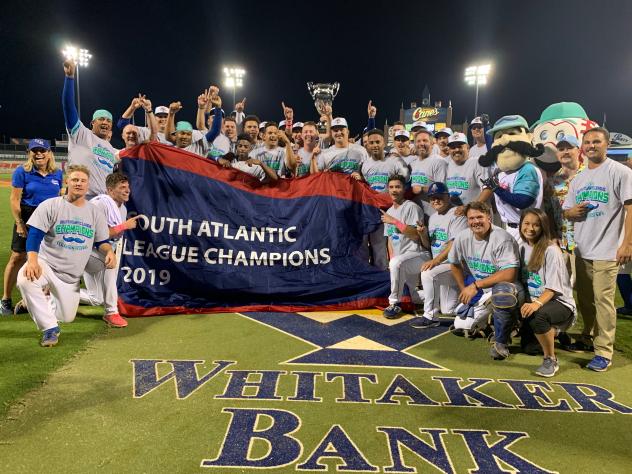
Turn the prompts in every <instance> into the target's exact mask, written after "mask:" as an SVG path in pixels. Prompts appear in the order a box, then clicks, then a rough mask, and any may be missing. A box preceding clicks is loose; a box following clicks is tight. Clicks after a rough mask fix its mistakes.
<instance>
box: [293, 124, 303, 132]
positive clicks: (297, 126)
mask: <svg viewBox="0 0 632 474" xmlns="http://www.w3.org/2000/svg"><path fill="white" fill-rule="evenodd" d="M303 125H304V124H303V122H294V123H293V124H292V130H294V129H295V128H300V129H302V128H303Z"/></svg>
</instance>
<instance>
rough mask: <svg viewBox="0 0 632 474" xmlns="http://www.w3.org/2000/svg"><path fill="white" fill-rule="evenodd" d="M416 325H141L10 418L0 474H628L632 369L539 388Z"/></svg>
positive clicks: (75, 364) (289, 317)
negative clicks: (37, 473) (148, 473)
mask: <svg viewBox="0 0 632 474" xmlns="http://www.w3.org/2000/svg"><path fill="white" fill-rule="evenodd" d="M410 319H411V317H410V316H403V317H402V318H400V319H397V320H386V319H384V318H383V317H382V314H381V311H378V310H360V311H334V312H306V313H267V312H249V313H242V314H237V313H225V314H211V315H180V316H160V317H151V318H132V319H130V325H129V327H128V328H126V329H125V330H119V331H113V330H112V331H110V332H109V333H108V334H107V336H105V337H101V338H96V339H95V340H93V341H92V342H91V344H90V346H89V348H88V349H87V350H85V351H84V352H82V353H80V354H79V355H78V356H77V357H75V358H74V359H73V360H72V361H70V362H69V363H68V364H67V365H66V366H64V367H63V368H62V369H61V370H59V371H57V372H55V373H54V374H53V375H52V376H51V377H50V378H49V380H48V381H47V383H46V384H45V385H43V386H42V387H41V388H40V389H38V390H36V391H34V392H31V393H30V394H28V396H27V397H26V398H25V400H23V402H22V403H20V404H19V406H16V407H14V409H13V410H12V411H11V413H10V416H9V418H8V419H7V420H6V421H5V422H4V423H3V424H2V425H0V472H11V473H17V472H43V471H47V472H64V473H71V472H77V473H79V472H81V473H83V472H152V473H153V472H168V473H175V472H182V473H188V472H208V473H229V472H243V473H253V472H271V473H290V472H384V473H410V472H444V473H461V472H481V473H491V472H525V473H542V472H569V473H583V472H586V473H589V472H590V473H593V472H610V473H619V472H621V473H623V472H629V465H630V446H632V430H630V429H629V427H630V422H631V415H632V390H631V388H632V364H631V363H630V361H629V360H627V359H626V358H624V357H623V356H621V355H619V354H616V355H615V359H614V364H613V366H612V367H611V369H610V370H609V371H608V372H605V373H595V372H591V371H588V370H586V369H584V368H583V366H584V365H585V364H586V362H587V361H588V360H590V354H571V353H565V352H561V351H560V353H559V358H560V366H561V370H560V372H559V373H558V375H557V376H556V377H554V378H550V379H542V378H540V377H537V376H536V375H534V374H533V370H534V369H535V368H536V367H537V366H538V365H539V364H540V362H541V359H540V358H539V357H533V356H528V355H525V354H521V353H517V352H516V353H512V354H511V356H510V357H509V358H508V359H507V360H504V361H495V360H492V359H491V358H490V357H489V355H488V349H489V346H488V343H487V341H485V340H483V339H476V340H469V339H466V338H459V337H455V336H453V335H452V334H451V333H450V332H449V330H448V328H449V326H450V324H451V321H450V320H449V319H444V320H442V322H441V325H440V326H438V327H434V328H430V329H415V328H412V327H411V326H410V324H409V323H410ZM62 330H63V329H62Z"/></svg>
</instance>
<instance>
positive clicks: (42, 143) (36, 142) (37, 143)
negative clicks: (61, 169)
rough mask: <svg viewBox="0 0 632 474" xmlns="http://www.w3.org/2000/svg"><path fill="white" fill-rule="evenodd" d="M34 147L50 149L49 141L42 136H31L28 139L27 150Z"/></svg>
mask: <svg viewBox="0 0 632 474" xmlns="http://www.w3.org/2000/svg"><path fill="white" fill-rule="evenodd" d="M35 148H44V149H45V150H50V142H49V141H48V140H44V139H43V138H33V139H32V140H31V141H29V151H31V150H33V149H35Z"/></svg>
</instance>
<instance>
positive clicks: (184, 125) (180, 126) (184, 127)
mask: <svg viewBox="0 0 632 474" xmlns="http://www.w3.org/2000/svg"><path fill="white" fill-rule="evenodd" d="M192 131H193V125H191V124H190V123H189V122H185V121H181V122H178V123H177V124H176V132H192Z"/></svg>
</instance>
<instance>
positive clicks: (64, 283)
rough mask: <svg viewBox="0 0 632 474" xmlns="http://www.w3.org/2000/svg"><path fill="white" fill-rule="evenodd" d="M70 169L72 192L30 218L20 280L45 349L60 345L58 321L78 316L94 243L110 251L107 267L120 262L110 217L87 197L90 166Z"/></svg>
mask: <svg viewBox="0 0 632 474" xmlns="http://www.w3.org/2000/svg"><path fill="white" fill-rule="evenodd" d="M66 171H67V178H66V186H67V188H68V193H67V194H66V196H60V197H57V198H51V199H47V200H46V201H44V202H43V203H41V204H40V205H39V207H38V208H37V209H36V210H35V212H34V213H33V215H32V216H31V218H30V219H29V220H28V222H27V225H28V227H29V233H28V237H27V240H26V251H27V262H26V263H25V264H24V266H23V267H22V269H21V270H20V272H19V275H18V281H17V285H18V288H19V289H20V292H21V293H22V298H24V300H25V301H26V304H27V307H28V309H29V312H30V313H31V316H32V318H33V320H34V321H35V324H36V325H37V327H38V329H39V330H40V331H43V336H42V340H41V343H40V344H41V345H42V346H44V347H47V346H54V345H55V344H57V341H58V339H59V333H60V330H59V326H58V321H62V322H65V323H69V322H72V321H73V320H74V319H75V315H76V313H77V307H78V306H79V279H80V278H81V274H82V273H83V271H84V269H85V267H86V264H87V263H88V259H89V258H90V254H91V252H92V247H93V246H96V247H97V248H98V249H99V251H101V252H102V253H103V254H104V255H105V259H104V263H105V266H106V267H107V268H113V267H114V265H115V264H116V257H115V256H114V252H113V251H112V247H111V246H110V244H109V243H108V226H107V223H106V221H105V216H104V215H103V214H102V213H101V211H100V210H99V209H97V207H96V206H94V205H92V204H91V203H89V202H88V201H87V200H86V194H87V192H88V183H89V179H90V172H89V171H88V168H86V167H85V166H81V165H72V166H69V167H68V168H67V170H66ZM45 286H48V288H49V289H50V298H49V297H47V296H46V295H45V293H44V291H43V290H44V287H45Z"/></svg>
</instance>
